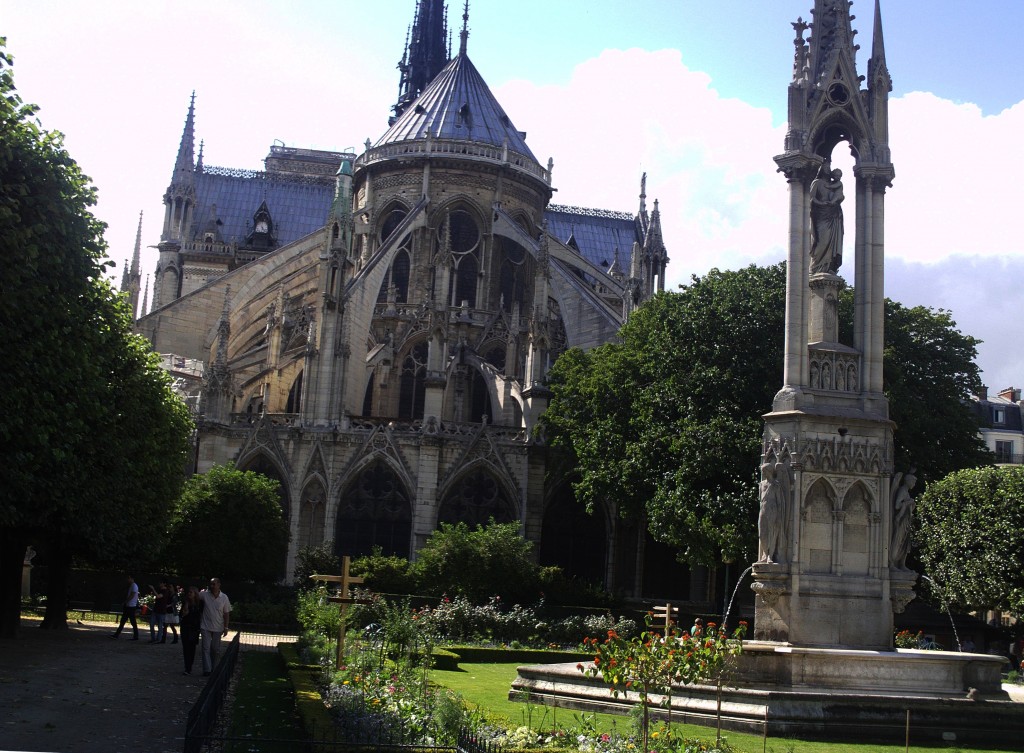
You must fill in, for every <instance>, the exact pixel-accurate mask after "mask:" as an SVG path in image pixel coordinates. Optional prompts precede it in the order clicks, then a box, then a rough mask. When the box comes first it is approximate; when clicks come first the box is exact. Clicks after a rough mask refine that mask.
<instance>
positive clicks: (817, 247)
mask: <svg viewBox="0 0 1024 753" xmlns="http://www.w3.org/2000/svg"><path fill="white" fill-rule="evenodd" d="M842 177H843V171H842V170H839V169H836V170H832V171H831V172H830V171H829V169H828V163H827V162H825V163H823V164H822V166H821V170H819V171H818V177H817V178H815V179H814V181H813V182H812V183H811V274H816V273H819V272H828V273H831V274H835V273H836V271H837V270H838V269H839V267H840V266H841V265H842V263H843V207H842V203H843V181H842Z"/></svg>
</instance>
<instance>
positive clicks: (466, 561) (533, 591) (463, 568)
mask: <svg viewBox="0 0 1024 753" xmlns="http://www.w3.org/2000/svg"><path fill="white" fill-rule="evenodd" d="M532 552H533V544H532V543H531V542H529V541H527V540H526V539H524V538H523V537H522V536H520V535H519V525H518V524H516V523H495V522H493V520H492V521H491V523H490V524H489V525H487V526H479V525H478V526H477V527H476V528H470V527H469V526H467V525H466V524H465V523H455V524H449V523H442V524H441V526H440V528H438V529H437V530H436V531H434V532H433V533H432V534H430V538H428V539H427V542H426V544H424V545H423V548H422V549H420V551H419V554H418V557H417V559H416V562H414V563H413V566H412V569H413V574H414V577H415V578H416V582H417V583H418V584H419V587H420V589H421V590H422V591H423V592H424V593H427V594H433V595H436V596H440V595H442V594H444V593H448V594H449V595H452V596H454V595H461V596H465V597H466V598H468V599H469V600H470V601H473V602H482V601H483V600H485V599H486V598H487V597H489V596H500V597H501V599H502V600H503V601H505V602H506V603H508V604H513V603H519V604H525V603H528V602H529V601H532V600H534V599H536V598H537V596H539V592H538V588H537V583H538V573H539V568H538V566H537V564H536V563H535V562H534V561H533V556H532Z"/></svg>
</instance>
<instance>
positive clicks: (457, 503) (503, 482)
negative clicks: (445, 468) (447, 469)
mask: <svg viewBox="0 0 1024 753" xmlns="http://www.w3.org/2000/svg"><path fill="white" fill-rule="evenodd" d="M437 496H438V499H439V500H440V504H439V505H438V508H437V522H438V523H439V524H440V523H459V522H461V523H467V524H468V525H470V526H474V525H477V524H479V525H486V524H487V522H488V521H489V520H490V519H491V518H494V521H495V522H496V523H511V522H513V521H517V520H519V512H520V511H519V495H518V493H517V491H516V489H515V486H514V485H513V484H511V483H510V481H509V479H508V478H507V476H506V474H505V473H504V472H503V469H499V468H495V467H494V465H493V464H491V463H489V462H487V461H486V460H483V459H477V460H475V461H472V462H470V463H468V464H467V465H466V466H465V467H464V468H462V469H460V471H459V473H457V474H455V475H453V476H452V477H451V478H450V479H449V480H448V481H447V482H446V483H445V484H444V486H443V487H442V488H441V489H439V490H438V495H437Z"/></svg>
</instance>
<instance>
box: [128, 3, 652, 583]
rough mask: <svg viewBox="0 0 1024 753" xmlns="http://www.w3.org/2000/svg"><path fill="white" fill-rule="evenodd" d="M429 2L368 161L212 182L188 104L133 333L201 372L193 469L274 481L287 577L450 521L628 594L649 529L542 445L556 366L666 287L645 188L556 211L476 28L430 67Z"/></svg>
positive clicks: (307, 158) (288, 161)
mask: <svg viewBox="0 0 1024 753" xmlns="http://www.w3.org/2000/svg"><path fill="white" fill-rule="evenodd" d="M421 6H422V7H421V8H420V10H419V12H418V15H417V18H418V19H420V20H422V21H423V23H426V22H427V21H429V22H430V23H429V25H428V26H429V28H428V27H427V26H424V27H422V28H421V26H420V25H419V21H418V25H417V26H416V28H415V29H414V32H413V35H412V39H413V42H414V43H415V44H412V45H411V46H410V49H409V50H408V51H407V54H406V57H404V58H403V66H404V67H403V71H402V76H403V79H402V80H403V89H402V92H403V94H402V97H401V98H400V101H399V103H398V104H396V106H395V117H393V118H392V120H391V126H390V128H389V129H388V131H387V132H386V133H385V134H384V135H383V136H381V138H380V139H379V140H378V141H377V142H376V143H375V144H371V143H370V142H367V145H366V148H365V150H364V151H363V152H362V154H360V155H358V156H356V155H354V154H352V155H348V154H331V153H323V152H312V151H305V150H290V151H285V150H282V149H281V148H273V149H272V150H271V153H270V156H269V157H268V159H267V171H266V172H265V173H260V174H249V173H245V171H225V170H222V169H219V168H217V169H212V168H209V167H206V166H204V165H203V158H202V151H201V150H200V154H199V156H198V158H197V159H195V160H193V158H192V145H193V142H194V129H195V116H194V107H193V106H192V105H190V107H189V112H188V116H187V118H186V123H185V130H184V133H183V136H182V141H181V146H180V147H179V153H178V158H177V161H176V166H175V170H174V173H173V177H172V182H171V185H170V187H169V188H168V191H167V193H166V195H165V205H166V217H165V222H164V227H163V234H162V239H161V242H160V246H159V248H160V261H159V266H158V269H157V271H156V275H155V280H154V300H155V307H154V309H153V311H152V312H150V313H149V314H147V315H146V316H144V317H142V318H141V319H140V320H139V322H138V330H139V331H140V332H141V333H143V334H144V335H146V336H147V337H148V338H149V339H150V340H151V341H152V343H153V346H154V349H155V350H157V351H158V352H161V353H169V354H174V356H175V357H181V358H187V359H195V360H197V361H201V362H203V364H204V369H203V386H202V396H201V401H200V406H199V432H198V447H197V463H196V467H197V469H198V470H199V471H203V470H205V469H207V468H209V467H210V466H211V465H213V464H215V463H223V462H227V461H233V462H235V463H236V464H237V465H238V467H240V468H243V469H254V470H259V471H261V472H264V473H267V474H269V475H271V476H273V477H275V478H277V479H279V480H280V481H281V483H282V505H283V507H284V509H285V512H286V515H287V517H288V520H289V524H290V526H291V546H290V552H289V561H288V571H289V572H291V570H292V568H293V566H294V558H295V554H296V552H297V551H298V549H299V548H300V547H302V546H305V545H309V544H317V543H320V542H321V541H324V540H327V539H333V540H334V541H335V543H336V547H337V550H338V552H339V554H350V555H360V554H365V553H368V552H369V551H371V549H372V548H373V547H376V546H379V547H380V548H381V549H382V550H383V551H384V552H385V553H394V554H398V555H402V556H414V555H415V552H416V550H417V548H419V547H420V546H421V545H422V544H423V543H424V541H425V540H426V538H427V536H429V534H430V533H431V532H432V531H433V530H434V529H435V528H436V527H437V525H438V524H439V523H440V522H456V521H464V522H467V523H470V524H476V523H486V522H487V521H488V520H489V519H491V518H493V519H494V520H496V521H516V522H518V523H519V525H520V528H521V530H522V532H523V534H524V535H525V536H527V537H528V538H529V539H531V540H533V541H535V542H538V543H539V544H540V552H541V557H542V560H544V559H547V561H548V563H550V564H560V565H562V566H563V567H564V568H565V569H566V570H567V571H568V572H569V573H570V574H573V575H579V576H580V577H584V578H587V579H592V580H598V581H600V582H602V583H603V584H604V585H605V586H607V587H610V588H614V589H616V590H618V591H620V592H624V593H627V594H637V595H639V594H640V593H642V592H643V591H644V589H645V587H644V583H643V578H642V577H640V576H638V575H637V574H636V568H637V566H638V564H639V565H641V569H642V562H643V555H644V551H645V539H644V533H643V531H644V526H635V525H633V526H628V525H626V524H621V523H620V522H619V521H618V519H617V516H616V515H615V514H614V510H611V509H606V510H602V511H598V513H597V514H596V515H595V516H592V517H588V516H586V515H585V514H583V513H582V512H581V511H579V510H578V506H575V505H573V504H572V492H571V489H570V487H569V485H568V481H567V479H565V478H564V477H558V476H557V474H555V475H552V474H551V473H550V470H551V469H550V468H549V463H548V457H547V449H546V448H545V446H544V443H543V441H542V439H541V438H539V437H538V435H537V433H536V429H537V424H538V418H539V416H540V414H541V413H542V412H543V410H544V409H545V407H546V405H547V401H548V398H549V393H548V391H547V388H546V387H545V377H546V374H547V371H548V369H549V368H550V366H551V364H552V363H553V362H554V360H555V358H557V356H558V355H559V354H560V353H561V352H562V351H564V350H565V349H566V348H569V347H574V346H575V347H582V348H592V347H595V346H597V345H600V344H602V343H606V342H610V341H612V340H613V339H614V338H615V336H616V333H617V330H618V328H619V327H620V326H621V324H622V322H623V321H624V318H625V317H626V316H628V315H629V312H630V311H632V310H633V309H634V308H635V307H636V306H637V305H639V304H640V303H641V302H642V301H643V300H645V299H646V298H648V297H649V296H651V295H652V294H654V293H655V292H657V291H658V290H661V289H662V288H663V286H664V275H665V265H666V264H667V262H668V258H667V254H666V250H665V246H664V243H663V241H662V236H661V227H660V214H659V208H658V206H657V202H655V204H654V207H653V210H651V211H648V208H647V205H646V195H645V193H646V191H645V187H644V184H643V183H642V184H641V190H640V205H639V209H638V211H637V212H635V213H622V212H607V211H601V210H592V209H581V208H578V207H560V206H555V205H551V204H549V202H550V199H551V196H552V191H553V188H552V176H551V163H550V162H549V163H548V164H547V165H546V166H545V165H542V164H541V163H539V162H538V161H537V159H536V158H535V157H534V156H533V154H532V153H531V152H530V150H529V147H528V146H527V145H526V143H525V140H524V136H523V135H522V134H521V133H520V132H519V131H516V130H515V128H514V127H513V126H512V124H511V122H510V120H509V119H508V116H507V115H505V113H504V111H503V110H502V109H501V107H500V105H499V104H498V103H497V101H496V100H495V99H494V97H493V95H492V94H491V92H490V91H489V89H488V88H487V85H486V84H485V83H484V82H483V79H482V78H481V77H480V74H479V73H478V72H477V71H476V69H475V67H474V66H473V64H472V62H471V61H470V59H469V57H468V55H467V52H466V34H465V29H463V36H462V43H461V47H460V50H459V53H458V55H456V56H454V57H452V58H450V59H449V58H448V56H447V54H445V55H444V56H443V58H442V59H440V61H439V62H438V57H437V55H436V54H434V53H436V49H435V48H438V45H441V48H444V47H445V45H446V40H445V36H444V34H442V33H440V32H438V28H440V27H439V26H438V25H437V23H436V21H437V14H439V13H441V12H442V4H441V3H437V2H434V1H433V0H423V1H422V2H421ZM442 26H443V25H442ZM435 36H437V37H438V38H437V39H435V38H434V37H435ZM432 50H433V52H432ZM432 61H433V62H432ZM424 71H427V72H428V73H429V75H426V74H425V73H424ZM414 74H415V75H414ZM416 81H422V82H424V83H422V84H416V83H415V82H416ZM410 87H412V89H410ZM193 105H194V99H193ZM328 168H329V169H328ZM325 185H327V186H328V187H329V190H328V192H327V193H326V194H323V188H324V186H325ZM254 186H257V187H259V188H262V189H266V190H264V191H263V192H262V193H260V191H256V190H254ZM218 190H219V191H221V192H222V194H221V196H222V197H223V198H220V200H219V201H218V196H219V195H218V194H217V193H216V192H217V191H218ZM275 192H276V193H275ZM261 195H262V196H266V197H267V198H265V199H264V200H263V201H262V203H260V202H258V201H257V200H256V199H255V198H254V196H261ZM246 202H248V203H246ZM289 208H290V209H289ZM317 212H319V214H318V215H317ZM310 213H312V216H315V217H318V219H316V220H315V221H314V222H312V224H311V225H310V224H309V220H308V218H306V215H310ZM304 218H305V219H304ZM303 222H306V223H307V224H306V225H303V224H302V223H303ZM555 537H557V543H556V542H555ZM553 544H554V545H553ZM658 595H660V594H658Z"/></svg>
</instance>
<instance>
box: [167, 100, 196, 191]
mask: <svg viewBox="0 0 1024 753" xmlns="http://www.w3.org/2000/svg"><path fill="white" fill-rule="evenodd" d="M195 114H196V93H195V91H193V92H192V99H191V101H190V102H189V104H188V115H187V116H185V128H184V130H183V131H182V132H181V144H180V145H179V146H178V159H177V160H175V162H174V175H173V176H172V177H171V185H175V184H177V183H191V181H192V173H193V172H194V171H195V153H194V152H195V143H196V131H195Z"/></svg>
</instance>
